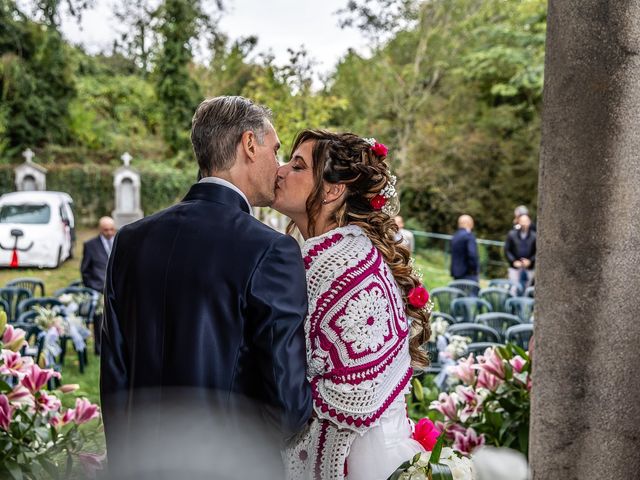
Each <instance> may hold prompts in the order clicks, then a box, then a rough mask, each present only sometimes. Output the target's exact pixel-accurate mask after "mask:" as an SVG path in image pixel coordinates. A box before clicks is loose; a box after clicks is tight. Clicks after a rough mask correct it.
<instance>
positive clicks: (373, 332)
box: [284, 225, 412, 480]
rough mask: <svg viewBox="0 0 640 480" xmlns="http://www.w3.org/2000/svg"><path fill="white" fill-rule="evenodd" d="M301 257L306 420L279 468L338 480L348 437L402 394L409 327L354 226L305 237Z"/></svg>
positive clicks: (377, 258) (393, 288) (407, 373)
mask: <svg viewBox="0 0 640 480" xmlns="http://www.w3.org/2000/svg"><path fill="white" fill-rule="evenodd" d="M302 254H303V256H304V264H305V268H306V273H307V291H308V296H309V313H308V316H307V319H306V322H305V334H306V341H307V364H308V367H307V377H308V378H309V382H310V383H311V388H312V394H313V410H314V414H313V417H312V419H311V421H310V422H309V424H308V426H307V427H306V429H304V430H303V431H302V432H300V433H299V434H298V435H297V436H296V437H295V438H294V439H293V440H292V441H291V443H290V444H289V446H288V448H287V449H286V450H285V453H284V457H285V466H286V469H287V476H288V478H290V479H295V480H298V479H314V480H315V479H321V480H336V479H344V478H345V476H346V471H345V470H346V459H347V456H348V455H349V448H350V446H351V444H352V443H353V440H354V439H355V437H356V435H363V434H364V433H365V432H366V431H367V429H369V428H371V427H373V426H375V425H377V424H378V423H379V422H380V419H381V417H382V416H383V415H384V414H385V412H386V410H387V409H388V407H389V405H391V404H392V403H393V401H394V400H395V399H396V398H398V396H399V395H401V394H403V393H405V392H406V391H407V390H408V383H409V380H410V378H411V374H412V369H411V366H410V356H409V343H408V342H409V340H408V333H409V323H408V321H407V318H406V316H405V312H404V303H403V300H402V296H401V292H400V290H399V288H398V286H397V284H396V282H395V280H394V278H393V275H392V273H391V271H390V269H389V267H388V265H387V264H386V262H385V261H384V259H383V258H382V256H381V254H380V252H379V251H378V250H377V249H376V248H375V247H374V246H373V244H372V243H371V240H369V238H368V237H367V236H366V234H365V233H364V231H363V230H362V229H361V228H360V227H358V226H355V225H348V226H346V227H341V228H337V229H335V230H332V231H330V232H327V233H325V234H324V235H321V236H319V237H315V238H311V239H309V240H307V241H306V242H305V243H304V245H303V248H302Z"/></svg>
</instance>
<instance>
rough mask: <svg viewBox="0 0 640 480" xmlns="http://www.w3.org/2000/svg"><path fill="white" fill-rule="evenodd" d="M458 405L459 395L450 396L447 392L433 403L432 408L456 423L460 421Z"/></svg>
mask: <svg viewBox="0 0 640 480" xmlns="http://www.w3.org/2000/svg"><path fill="white" fill-rule="evenodd" d="M457 403H458V401H457V395H456V394H455V393H452V394H451V395H449V394H448V393H446V392H442V393H440V395H438V400H434V401H433V402H431V405H430V407H431V408H432V409H434V410H437V411H438V412H440V413H441V414H442V415H444V416H445V418H448V419H450V420H454V421H455V420H457V419H458V407H457Z"/></svg>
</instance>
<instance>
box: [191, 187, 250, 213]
mask: <svg viewBox="0 0 640 480" xmlns="http://www.w3.org/2000/svg"><path fill="white" fill-rule="evenodd" d="M190 200H204V201H205V202H215V203H221V204H223V205H228V206H230V207H235V208H239V209H240V210H242V211H243V212H245V213H249V214H251V209H250V208H249V205H247V202H246V200H245V199H244V198H242V195H240V194H239V193H237V192H235V191H234V190H232V189H230V188H228V187H225V186H223V185H219V184H217V183H196V184H195V185H192V186H191V188H190V189H189V192H188V193H187V195H186V196H185V197H184V199H183V202H188V201H190Z"/></svg>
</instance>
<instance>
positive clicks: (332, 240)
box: [303, 233, 342, 270]
mask: <svg viewBox="0 0 640 480" xmlns="http://www.w3.org/2000/svg"><path fill="white" fill-rule="evenodd" d="M340 240H342V234H340V233H336V234H335V235H331V236H330V237H328V238H325V239H324V240H323V241H322V242H321V243H319V244H318V245H316V246H314V247H312V248H311V249H310V250H309V252H308V253H307V254H306V255H305V257H304V258H303V260H304V268H305V269H307V270H309V268H310V267H311V262H312V261H313V257H315V256H317V255H318V254H319V253H320V252H322V251H324V250H326V249H327V248H329V247H330V246H331V245H334V244H336V243H337V242H339V241H340Z"/></svg>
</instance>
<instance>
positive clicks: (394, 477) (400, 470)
mask: <svg viewBox="0 0 640 480" xmlns="http://www.w3.org/2000/svg"><path fill="white" fill-rule="evenodd" d="M410 466H411V462H409V461H408V460H407V461H406V462H404V463H403V464H402V465H400V466H399V467H398V468H397V469H396V471H395V472H393V473H392V474H391V476H390V477H389V478H388V479H387V480H398V478H400V475H402V474H403V473H404V472H405V471H406V470H407V468H409V467H410Z"/></svg>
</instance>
